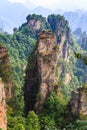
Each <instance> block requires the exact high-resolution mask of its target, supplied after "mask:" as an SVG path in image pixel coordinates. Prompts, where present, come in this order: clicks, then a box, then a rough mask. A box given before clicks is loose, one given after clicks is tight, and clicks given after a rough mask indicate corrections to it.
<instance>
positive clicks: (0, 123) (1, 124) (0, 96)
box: [0, 78, 7, 130]
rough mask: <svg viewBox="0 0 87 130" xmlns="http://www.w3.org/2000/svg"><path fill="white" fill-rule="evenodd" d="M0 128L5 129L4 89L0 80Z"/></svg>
mask: <svg viewBox="0 0 87 130" xmlns="http://www.w3.org/2000/svg"><path fill="white" fill-rule="evenodd" d="M0 128H1V129H2V130H6V129H7V119H6V103H5V89H4V83H3V82H2V79H1V78H0Z"/></svg>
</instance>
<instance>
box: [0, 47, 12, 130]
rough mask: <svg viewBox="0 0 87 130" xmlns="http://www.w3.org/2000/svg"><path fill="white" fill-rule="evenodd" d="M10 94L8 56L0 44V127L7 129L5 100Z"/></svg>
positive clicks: (10, 79)
mask: <svg viewBox="0 0 87 130" xmlns="http://www.w3.org/2000/svg"><path fill="white" fill-rule="evenodd" d="M11 96H12V77H11V64H10V56H9V54H8V51H7V49H6V48H5V47H3V46H2V45H0V128H1V129H2V130H7V118H6V114H7V113H6V101H7V100H8V99H9V98H10V97H11Z"/></svg>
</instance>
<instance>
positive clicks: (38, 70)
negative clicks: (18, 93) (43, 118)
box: [25, 31, 58, 112]
mask: <svg viewBox="0 0 87 130" xmlns="http://www.w3.org/2000/svg"><path fill="white" fill-rule="evenodd" d="M32 58H33V59H32V60H31V61H30V65H29V67H31V68H29V71H27V77H26V84H25V109H26V110H25V111H27V112H28V111H29V110H32V109H34V110H35V111H36V112H40V110H42V108H43V107H44V104H45V101H46V98H47V96H48V95H49V94H50V93H51V92H53V91H54V90H55V89H56V90H57V77H56V67H57V62H58V45H57V44H56V36H55V35H54V34H52V33H51V32H47V31H42V32H41V33H40V34H39V40H38V46H37V49H36V52H35V54H34V56H33V57H32ZM33 100H34V101H33Z"/></svg>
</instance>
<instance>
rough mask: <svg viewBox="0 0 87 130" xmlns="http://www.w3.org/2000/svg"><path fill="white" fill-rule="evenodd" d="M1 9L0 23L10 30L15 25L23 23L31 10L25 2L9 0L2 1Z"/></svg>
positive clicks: (0, 3)
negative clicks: (11, 0) (11, 1)
mask: <svg viewBox="0 0 87 130" xmlns="http://www.w3.org/2000/svg"><path fill="white" fill-rule="evenodd" d="M0 10H1V11H0V23H1V25H3V27H4V30H7V31H9V32H11V30H12V28H13V27H14V26H17V27H18V26H19V25H21V24H22V23H23V22H24V21H25V18H26V16H27V14H28V13H29V10H28V9H27V8H26V7H25V6H24V5H23V4H20V3H10V2H9V1H7V0H1V1H0ZM1 27H2V26H1ZM1 27H0V28H1Z"/></svg>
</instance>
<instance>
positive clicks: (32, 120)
mask: <svg viewBox="0 0 87 130" xmlns="http://www.w3.org/2000/svg"><path fill="white" fill-rule="evenodd" d="M26 130H40V124H39V118H38V115H36V114H35V112H34V111H30V112H29V114H28V117H27V119H26Z"/></svg>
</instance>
